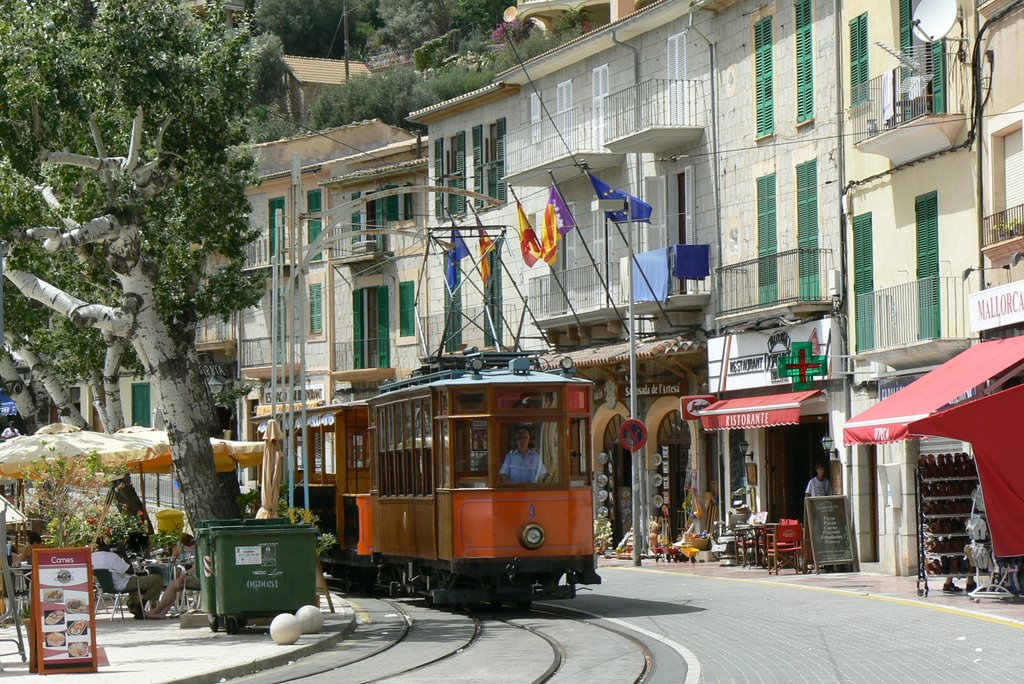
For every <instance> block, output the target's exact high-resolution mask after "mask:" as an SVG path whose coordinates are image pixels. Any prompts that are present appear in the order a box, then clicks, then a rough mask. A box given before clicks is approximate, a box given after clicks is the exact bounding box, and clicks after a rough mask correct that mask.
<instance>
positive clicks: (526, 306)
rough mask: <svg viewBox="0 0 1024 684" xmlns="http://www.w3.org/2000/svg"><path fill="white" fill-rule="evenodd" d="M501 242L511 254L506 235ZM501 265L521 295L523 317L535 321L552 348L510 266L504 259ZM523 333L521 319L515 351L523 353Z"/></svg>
mask: <svg viewBox="0 0 1024 684" xmlns="http://www.w3.org/2000/svg"><path fill="white" fill-rule="evenodd" d="M517 232H518V231H517ZM501 241H502V243H504V245H505V246H506V247H507V248H508V250H509V252H511V251H512V246H511V245H509V244H508V240H506V239H505V235H502V236H501ZM499 263H500V264H501V267H502V268H503V269H504V270H505V275H507V276H508V279H509V280H510V281H511V282H512V287H513V288H515V291H516V294H517V295H519V299H521V300H522V302H523V316H524V317H525V315H526V314H527V313H529V314H530V320H531V321H533V326H534V327H535V328H537V332H539V333H540V336H541V339H542V340H544V344H545V345H547V346H548V347H550V346H551V342H549V341H548V336H547V335H546V334H545V333H544V329H543V328H541V327H540V323H538V322H537V317H536V316H535V315H534V314H533V309H531V308H530V302H529V299H528V297H527V296H526V295H525V294H523V291H522V290H521V289H519V283H517V282H516V279H515V276H514V274H513V273H512V271H510V270H509V268H508V264H506V263H505V260H504V259H500V260H499ZM522 332H523V320H522V319H520V321H519V330H518V332H516V342H515V349H514V350H513V351H521V349H520V344H519V340H520V339H521V337H522Z"/></svg>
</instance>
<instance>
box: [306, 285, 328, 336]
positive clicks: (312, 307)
mask: <svg viewBox="0 0 1024 684" xmlns="http://www.w3.org/2000/svg"><path fill="white" fill-rule="evenodd" d="M323 331H324V286H323V283H313V284H312V285H310V286H309V332H311V333H313V334H314V335H319V334H320V333H322V332H323Z"/></svg>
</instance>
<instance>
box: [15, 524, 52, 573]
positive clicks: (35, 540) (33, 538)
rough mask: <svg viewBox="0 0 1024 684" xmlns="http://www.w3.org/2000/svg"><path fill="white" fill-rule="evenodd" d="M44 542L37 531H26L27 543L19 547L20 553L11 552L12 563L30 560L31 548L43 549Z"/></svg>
mask: <svg viewBox="0 0 1024 684" xmlns="http://www.w3.org/2000/svg"><path fill="white" fill-rule="evenodd" d="M45 548H46V544H44V543H43V538H42V537H41V536H40V535H39V533H38V532H29V533H28V543H27V544H25V545H24V546H22V547H21V553H13V552H12V553H11V563H12V565H20V564H21V563H31V562H32V549H45Z"/></svg>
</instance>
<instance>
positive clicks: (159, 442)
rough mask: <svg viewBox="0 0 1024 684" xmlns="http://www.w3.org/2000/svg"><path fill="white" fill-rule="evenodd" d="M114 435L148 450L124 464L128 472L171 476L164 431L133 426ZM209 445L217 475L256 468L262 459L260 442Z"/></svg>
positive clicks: (216, 441) (217, 441)
mask: <svg viewBox="0 0 1024 684" xmlns="http://www.w3.org/2000/svg"><path fill="white" fill-rule="evenodd" d="M115 434H117V435H130V436H131V437H133V438H135V439H137V440H141V441H144V442H145V443H146V444H148V445H149V447H150V451H149V452H148V453H146V454H143V455H142V456H141V457H140V458H138V459H135V460H133V461H129V462H128V463H127V465H128V467H129V468H131V470H132V472H136V473H169V472H171V443H170V440H169V439H168V437H167V433H166V432H165V431H164V430H156V429H154V428H147V427H140V426H138V425H135V426H132V427H127V428H122V429H121V430H118V431H117V432H116V433H115ZM210 444H211V445H212V446H213V462H214V466H215V467H216V468H217V472H219V473H226V472H230V471H232V470H234V469H235V466H241V467H243V468H249V467H252V466H257V465H259V464H260V461H261V460H262V457H263V442H239V441H234V440H230V439H218V438H216V437H211V438H210Z"/></svg>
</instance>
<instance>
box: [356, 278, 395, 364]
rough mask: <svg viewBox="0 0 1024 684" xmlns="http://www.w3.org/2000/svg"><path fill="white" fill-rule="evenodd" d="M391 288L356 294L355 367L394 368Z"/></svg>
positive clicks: (371, 289)
mask: <svg viewBox="0 0 1024 684" xmlns="http://www.w3.org/2000/svg"><path fill="white" fill-rule="evenodd" d="M389 315H390V306H389V304H388V288H387V286H386V285H381V286H380V287H364V288H361V289H358V290H353V291H352V367H353V368H355V369H361V368H390V367H391V322H390V318H389Z"/></svg>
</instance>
